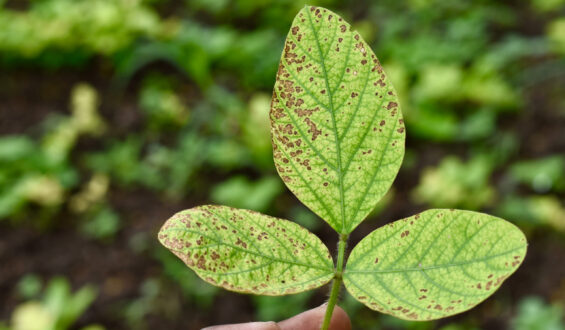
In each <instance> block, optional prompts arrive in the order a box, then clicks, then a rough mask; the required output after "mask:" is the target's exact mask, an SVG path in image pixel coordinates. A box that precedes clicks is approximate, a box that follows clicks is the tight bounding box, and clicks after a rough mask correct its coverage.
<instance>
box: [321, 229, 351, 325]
mask: <svg viewBox="0 0 565 330" xmlns="http://www.w3.org/2000/svg"><path fill="white" fill-rule="evenodd" d="M348 237H349V235H347V234H341V235H339V242H338V243H337V265H336V269H335V274H334V280H333V282H332V289H331V291H330V299H329V300H328V306H327V308H326V315H325V316H324V323H322V328H321V329H322V330H328V329H329V327H330V321H331V319H332V314H333V311H334V307H335V305H336V303H337V299H338V297H339V291H340V290H341V283H343V260H344V258H345V249H346V247H347V238H348Z"/></svg>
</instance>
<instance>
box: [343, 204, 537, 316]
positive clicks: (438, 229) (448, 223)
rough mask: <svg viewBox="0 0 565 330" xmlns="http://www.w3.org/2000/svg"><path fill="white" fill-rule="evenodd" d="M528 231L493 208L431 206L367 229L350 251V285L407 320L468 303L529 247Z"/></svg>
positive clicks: (370, 302) (492, 286)
mask: <svg viewBox="0 0 565 330" xmlns="http://www.w3.org/2000/svg"><path fill="white" fill-rule="evenodd" d="M526 249H527V243H526V238H525V237H524V234H523V233H522V232H521V231H520V230H519V229H518V228H517V227H516V226H514V225H513V224H511V223H509V222H507V221H505V220H502V219H500V218H497V217H493V216H490V215H486V214H482V213H477V212H471V211H460V210H442V209H433V210H428V211H425V212H422V213H421V214H417V215H414V216H412V217H409V218H406V219H402V220H398V221H396V222H393V223H391V224H389V225H387V226H385V227H382V228H379V229H377V230H375V231H374V232H372V233H371V234H369V235H368V236H366V237H365V238H364V239H363V240H362V241H361V242H360V243H359V244H358V245H357V246H356V247H355V248H354V249H353V251H352V252H351V256H350V257H349V260H348V262H347V267H346V270H345V273H344V284H345V286H346V288H347V290H348V291H349V292H350V293H351V294H352V295H353V296H354V297H355V298H356V299H357V300H359V301H360V302H362V303H364V304H365V305H367V306H368V307H369V308H371V309H375V310H378V311H381V312H384V313H388V314H391V315H394V316H396V317H399V318H402V319H409V320H432V319H438V318H442V317H446V316H449V315H453V314H457V313H460V312H463V311H466V310H468V309H470V308H472V307H473V306H475V305H477V304H478V303H480V302H481V301H483V300H484V299H486V298H487V297H488V296H490V295H491V294H492V293H493V292H494V291H496V289H498V287H499V286H500V285H501V284H502V282H503V281H504V280H505V279H506V278H507V277H508V276H510V275H511V274H512V273H513V272H514V271H515V270H516V269H517V268H518V266H519V265H520V263H521V262H522V260H523V259H524V257H525V255H526Z"/></svg>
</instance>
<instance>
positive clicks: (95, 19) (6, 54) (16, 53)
mask: <svg viewBox="0 0 565 330" xmlns="http://www.w3.org/2000/svg"><path fill="white" fill-rule="evenodd" d="M0 26H2V27H3V28H2V29H0V53H1V54H2V56H0V61H5V62H8V63H13V62H18V61H26V60H27V61H38V62H39V63H41V64H42V65H44V66H48V67H54V66H55V67H56V66H60V65H64V64H81V63H84V61H85V60H86V59H88V58H89V57H91V56H92V54H102V55H111V54H114V53H115V52H117V51H119V50H121V49H123V48H125V47H126V46H128V45H130V44H131V43H133V42H134V41H135V40H136V39H137V38H139V37H156V36H158V35H159V34H160V30H161V28H160V21H159V18H158V16H157V15H156V14H155V13H154V12H153V11H152V10H150V9H149V8H148V7H147V6H146V5H145V4H144V3H143V1H140V0H133V1H129V0H95V1H72V0H47V1H32V2H31V3H30V6H29V8H28V9H27V10H26V11H16V10H11V9H7V8H2V6H0ZM61 53H64V54H66V56H58V55H59V54H61Z"/></svg>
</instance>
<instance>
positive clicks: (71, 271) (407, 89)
mask: <svg viewBox="0 0 565 330" xmlns="http://www.w3.org/2000/svg"><path fill="white" fill-rule="evenodd" d="M310 4H317V5H322V6H325V7H328V8H330V9H332V10H334V11H336V12H338V13H340V14H341V15H343V16H344V18H346V19H347V20H348V21H349V22H352V23H353V26H354V28H356V29H357V30H359V31H360V33H361V34H362V35H363V36H364V38H365V39H366V40H367V41H368V42H369V43H370V44H371V45H372V47H373V49H374V51H375V53H376V54H377V56H378V57H379V58H380V60H381V62H382V63H383V66H384V68H385V71H386V72H387V73H388V75H389V77H390V79H391V80H392V82H393V83H394V85H395V88H396V89H397V91H398V94H399V95H400V97H401V106H402V111H403V113H404V117H405V119H406V126H407V134H408V135H407V155H406V157H405V161H404V164H403V167H402V169H401V172H400V174H399V176H398V178H397V180H396V182H395V184H394V186H393V187H394V190H393V191H391V192H390V193H389V194H388V195H387V196H386V197H385V199H384V201H383V202H382V203H381V204H380V205H379V206H378V207H377V210H375V211H374V212H373V214H372V215H371V217H370V219H371V220H369V221H367V222H365V223H363V224H362V225H360V226H359V228H358V229H356V231H355V232H353V234H352V240H353V241H354V242H353V244H355V242H357V241H358V240H359V239H360V238H362V237H363V236H365V235H366V234H367V233H369V232H370V231H372V230H373V229H375V228H376V227H378V226H380V225H383V224H385V223H387V222H390V221H393V220H395V219H400V218H402V217H406V216H409V215H412V214H414V213H416V212H418V211H421V210H424V209H426V208H429V207H458V208H465V209H473V210H481V211H485V212H488V213H491V214H494V215H497V216H501V217H504V218H506V219H508V220H510V221H512V222H514V223H516V224H517V225H518V226H520V227H521V228H522V229H523V230H525V231H526V233H527V236H528V240H529V242H530V247H529V252H528V256H527V257H526V260H525V263H524V265H523V267H522V268H521V269H520V270H519V271H518V272H517V273H516V274H515V275H514V276H513V277H512V278H511V279H509V281H507V282H506V283H505V284H504V285H503V287H502V288H501V289H500V291H499V292H498V293H496V294H495V296H493V297H492V298H491V299H489V300H488V301H486V302H485V303H483V304H481V305H480V306H479V307H477V308H476V309H474V310H472V311H470V312H468V313H464V314H462V315H459V316H456V317H452V318H449V319H446V320H442V321H438V322H432V323H409V322H405V321H400V320H396V319H392V318H390V317H387V316H384V315H380V314H378V313H374V312H371V311H369V310H368V309H366V308H365V307H363V306H362V305H360V304H358V303H356V302H354V301H353V299H352V298H350V297H348V296H346V295H345V294H344V295H345V296H344V297H343V298H344V301H343V303H342V305H343V306H344V307H345V308H346V310H347V311H348V312H349V314H350V315H351V316H352V319H353V320H354V328H361V329H440V328H441V329H504V328H515V329H564V328H565V325H564V324H565V323H564V321H563V304H564V303H565V265H564V264H563V263H562V262H561V260H563V258H565V243H564V242H565V241H564V234H565V205H564V200H565V133H563V132H565V93H564V89H563V86H565V18H564V17H565V2H564V1H563V0H524V1H494V0H481V1H456V2H449V1H448V2H445V1H436V0H409V1H392V0H382V1H355V2H345V1H343V2H342V1H337V0H335V1H331V0H327V1H314V2H310ZM303 5H304V3H303V2H300V1H287V0H276V1H268V0H261V1H256V0H186V1H171V0H90V1H85V0H74V1H73V0H29V1H26V0H0V134H1V136H0V267H1V271H0V301H1V302H2V304H0V320H3V321H4V323H3V325H0V328H2V327H3V328H5V329H68V328H72V329H75V328H76V329H90V330H92V329H128V328H136V329H144V328H146V329H152V328H167V329H176V328H178V329H181V328H182V329H186V328H189V329H192V328H199V327H203V326H205V325H209V324H212V323H222V322H243V321H249V320H252V319H262V320H267V319H280V318H284V317H288V316H290V315H292V314H294V313H298V312H299V311H301V310H303V309H305V308H310V307H313V306H316V305H318V304H321V303H322V302H323V300H324V298H325V295H326V291H325V290H327V289H321V290H318V291H315V292H307V293H303V294H300V295H297V296H288V297H279V298H272V297H253V296H242V295H236V294H232V293H229V292H223V291H217V290H216V289H215V288H213V287H211V286H209V285H207V284H205V283H204V282H202V281H200V280H199V279H197V278H196V276H195V275H194V274H193V273H192V272H191V271H190V270H188V269H186V267H185V266H184V265H182V264H181V262H180V261H178V260H176V257H174V256H173V255H172V254H170V253H168V252H166V251H164V249H162V248H160V247H159V246H158V243H157V240H156V237H155V234H156V232H157V230H158V228H159V227H160V225H161V224H162V223H163V221H164V220H165V219H167V218H168V217H169V216H170V215H172V214H173V213H174V212H176V211H178V210H181V209H185V208H189V207H192V206H195V205H198V204H202V203H209V202H214V203H221V204H227V205H230V206H234V207H241V208H250V209H255V210H258V211H262V212H265V213H267V214H270V215H273V216H279V217H285V218H289V219H293V220H295V221H296V222H298V223H300V224H302V225H303V226H305V227H307V228H309V229H310V230H313V231H314V232H316V233H317V234H318V235H319V236H320V237H322V238H323V240H324V241H325V242H326V243H327V244H328V246H329V247H333V246H335V242H336V237H334V235H333V233H332V231H331V229H330V228H329V227H328V226H327V225H326V224H325V223H323V221H321V220H320V219H317V218H316V217H315V215H313V214H312V213H311V212H310V211H308V210H307V209H305V208H304V207H303V206H301V205H300V203H298V202H297V200H296V199H295V198H294V197H293V196H292V195H291V194H290V193H289V192H288V191H287V190H286V189H285V188H284V186H283V185H282V182H281V181H280V179H278V177H277V175H276V173H275V169H274V166H273V161H272V155H271V144H270V135H269V126H268V116H267V113H268V110H269V104H270V95H271V93H272V86H273V84H274V79H275V73H276V70H277V65H278V61H279V57H280V53H281V50H282V46H283V42H284V37H285V35H286V33H287V31H288V28H289V26H290V23H291V21H292V18H293V17H294V15H295V14H296V13H297V12H298V11H299V10H300V9H301V8H302V6H303ZM60 276H63V277H64V278H66V279H64V278H62V277H60ZM71 306H74V308H71ZM281 306H287V308H281ZM31 321H33V323H32V324H26V323H25V322H31ZM33 327H35V328H33Z"/></svg>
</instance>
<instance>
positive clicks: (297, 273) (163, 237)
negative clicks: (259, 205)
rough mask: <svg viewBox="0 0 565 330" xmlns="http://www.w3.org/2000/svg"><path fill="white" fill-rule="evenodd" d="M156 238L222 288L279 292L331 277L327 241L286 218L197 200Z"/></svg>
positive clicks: (314, 285)
mask: <svg viewBox="0 0 565 330" xmlns="http://www.w3.org/2000/svg"><path fill="white" fill-rule="evenodd" d="M159 240H160V241H161V243H162V244H163V245H164V246H165V247H167V248H168V249H170V250H171V251H172V252H173V253H174V254H176V255H177V256H178V257H179V258H180V259H181V260H182V261H184V263H185V264H186V265H188V266H189V267H190V268H192V269H193V270H194V271H195V272H196V274H198V276H200V277H201V278H202V279H203V280H205V281H207V282H209V283H211V284H213V285H216V286H221V287H223V288H225V289H228V290H231V291H237V292H244V293H254V294H262V295H273V296H275V295H284V294H291V293H297V292H301V291H306V290H310V289H314V288H317V287H319V286H322V285H324V284H326V283H327V282H328V281H329V280H330V279H331V278H332V277H333V260H332V257H331V256H330V253H329V251H328V249H327V247H326V246H325V245H324V244H323V243H322V241H320V239H319V238H318V237H316V236H315V235H314V234H312V233H310V232H309V231H308V230H306V229H304V228H302V227H300V226H299V225H297V224H295V223H293V222H290V221H288V220H283V219H277V218H273V217H270V216H267V215H263V214H260V213H257V212H254V211H249V210H242V209H234V208H230V207H227V206H214V205H206V206H198V207H195V208H192V209H189V210H185V211H181V212H179V213H177V214H175V215H174V216H173V217H172V218H170V219H169V220H167V222H166V223H165V224H164V225H163V227H162V228H161V231H160V232H159Z"/></svg>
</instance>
